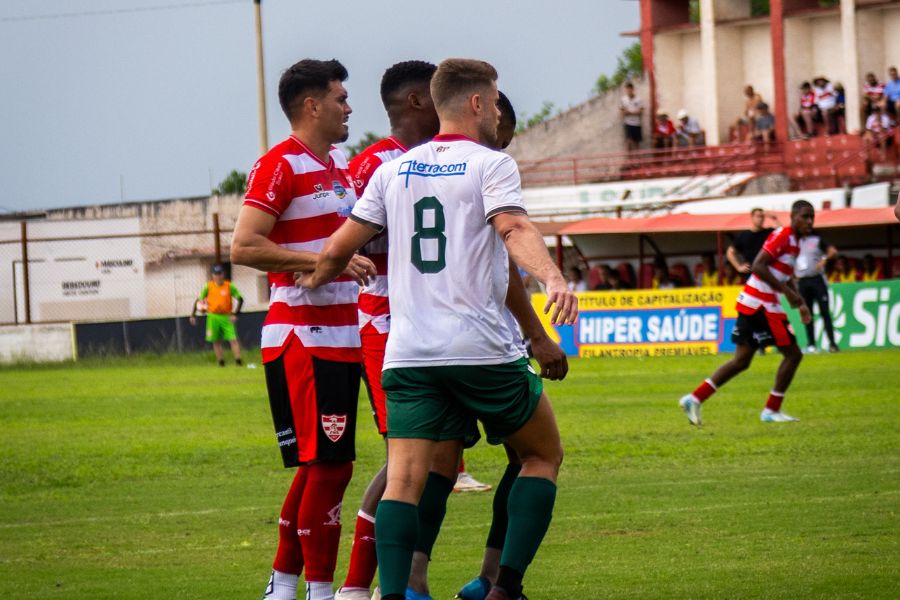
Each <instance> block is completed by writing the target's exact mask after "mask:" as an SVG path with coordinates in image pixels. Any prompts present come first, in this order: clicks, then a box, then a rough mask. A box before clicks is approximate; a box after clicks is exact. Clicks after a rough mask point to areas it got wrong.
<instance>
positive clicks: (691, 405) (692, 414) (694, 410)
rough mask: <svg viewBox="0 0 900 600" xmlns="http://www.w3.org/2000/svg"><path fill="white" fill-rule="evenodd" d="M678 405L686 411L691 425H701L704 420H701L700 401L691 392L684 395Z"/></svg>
mask: <svg viewBox="0 0 900 600" xmlns="http://www.w3.org/2000/svg"><path fill="white" fill-rule="evenodd" d="M678 405H679V406H680V407H681V410H683V411H684V414H685V415H687V418H688V421H690V423H691V425H697V426H699V425H702V424H703V421H702V420H700V403H699V402H697V399H696V398H694V397H693V396H692V395H691V394H688V395H687V396H683V397H682V398H681V400H679V401H678Z"/></svg>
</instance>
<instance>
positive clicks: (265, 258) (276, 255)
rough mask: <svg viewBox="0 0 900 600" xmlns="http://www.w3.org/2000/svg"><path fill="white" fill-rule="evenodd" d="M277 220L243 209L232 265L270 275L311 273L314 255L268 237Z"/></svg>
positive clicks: (234, 240)
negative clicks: (283, 245)
mask: <svg viewBox="0 0 900 600" xmlns="http://www.w3.org/2000/svg"><path fill="white" fill-rule="evenodd" d="M276 220H277V218H276V217H275V216H274V215H271V214H269V213H267V212H265V211H262V210H259V209H256V208H253V207H252V206H242V207H241V211H240V212H239V213H238V219H237V223H235V225H234V238H233V239H232V242H231V262H233V263H234V264H236V265H245V266H248V267H253V268H254V269H258V270H260V271H268V272H270V273H289V272H291V271H309V270H312V269H313V268H315V265H316V256H317V255H316V253H315V252H305V251H300V252H296V251H293V250H287V249H285V248H282V247H281V246H279V245H278V244H276V243H275V242H273V241H272V240H270V239H269V238H268V235H269V234H270V233H271V232H272V228H273V227H274V226H275V221H276Z"/></svg>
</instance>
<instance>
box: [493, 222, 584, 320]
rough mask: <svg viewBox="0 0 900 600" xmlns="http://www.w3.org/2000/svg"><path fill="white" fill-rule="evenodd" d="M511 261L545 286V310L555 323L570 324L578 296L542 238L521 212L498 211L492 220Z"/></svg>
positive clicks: (575, 309) (575, 315)
mask: <svg viewBox="0 0 900 600" xmlns="http://www.w3.org/2000/svg"><path fill="white" fill-rule="evenodd" d="M491 224H492V225H493V226H494V230H495V231H496V232H497V234H498V235H499V236H500V239H501V240H503V243H504V244H506V249H507V250H508V251H509V255H510V257H511V258H512V260H513V261H514V262H515V263H516V264H517V265H519V266H520V267H522V268H523V269H525V271H527V272H528V274H529V275H531V276H532V277H535V278H536V279H537V280H538V281H540V282H541V283H543V284H544V287H546V288H547V304H545V305H544V313H548V312H550V308H551V307H553V313H552V314H551V315H550V322H551V323H553V324H554V325H557V324H559V325H563V324H565V325H571V324H572V323H574V322H575V319H576V318H577V317H578V298H577V297H576V296H575V293H574V292H572V291H570V290H569V288H568V286H567V285H566V280H565V278H564V277H563V275H562V273H560V272H559V269H557V268H556V265H555V264H553V261H552V260H551V259H550V255H549V254H548V253H547V246H545V245H544V238H543V236H541V233H540V232H539V231H538V230H537V228H536V227H535V226H534V225H533V224H532V223H531V221H529V220H528V216H527V215H525V214H524V213H514V212H507V213H500V214H498V215H495V216H494V217H493V218H492V219H491Z"/></svg>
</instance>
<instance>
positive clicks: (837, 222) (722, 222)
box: [559, 206, 897, 235]
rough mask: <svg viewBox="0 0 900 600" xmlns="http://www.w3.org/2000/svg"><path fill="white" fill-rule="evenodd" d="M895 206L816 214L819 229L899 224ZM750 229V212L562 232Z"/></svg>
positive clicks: (595, 222)
mask: <svg viewBox="0 0 900 600" xmlns="http://www.w3.org/2000/svg"><path fill="white" fill-rule="evenodd" d="M776 214H777V215H778V217H779V218H780V219H781V221H782V223H789V222H790V215H789V214H788V213H786V212H779V213H776ZM896 223H897V218H896V217H895V216H894V208H893V207H892V206H884V207H879V208H841V209H838V210H822V211H819V212H818V213H816V228H818V229H829V228H834V227H866V226H873V225H890V224H896ZM748 226H749V217H748V215H747V213H726V214H714V215H692V214H688V213H681V214H671V215H662V216H658V217H639V218H627V219H610V218H605V217H598V218H595V219H586V220H584V221H578V222H577V223H570V224H567V225H565V226H564V227H562V228H561V229H560V230H559V233H560V234H562V235H585V234H606V233H647V234H653V233H690V232H716V231H743V230H745V229H747V228H748Z"/></svg>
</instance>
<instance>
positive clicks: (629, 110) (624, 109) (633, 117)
mask: <svg viewBox="0 0 900 600" xmlns="http://www.w3.org/2000/svg"><path fill="white" fill-rule="evenodd" d="M619 112H621V113H622V123H623V124H624V125H625V146H626V148H627V149H628V151H629V152H632V151H634V150H637V149H638V148H640V147H641V142H642V141H643V140H644V136H643V132H642V126H641V119H642V117H643V115H644V103H643V102H641V99H640V98H638V97H637V96H636V95H635V93H634V84H633V83H631V82H630V81H629V82H627V83H626V84H625V95H624V96H622V100H621V102H620V103H619Z"/></svg>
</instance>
